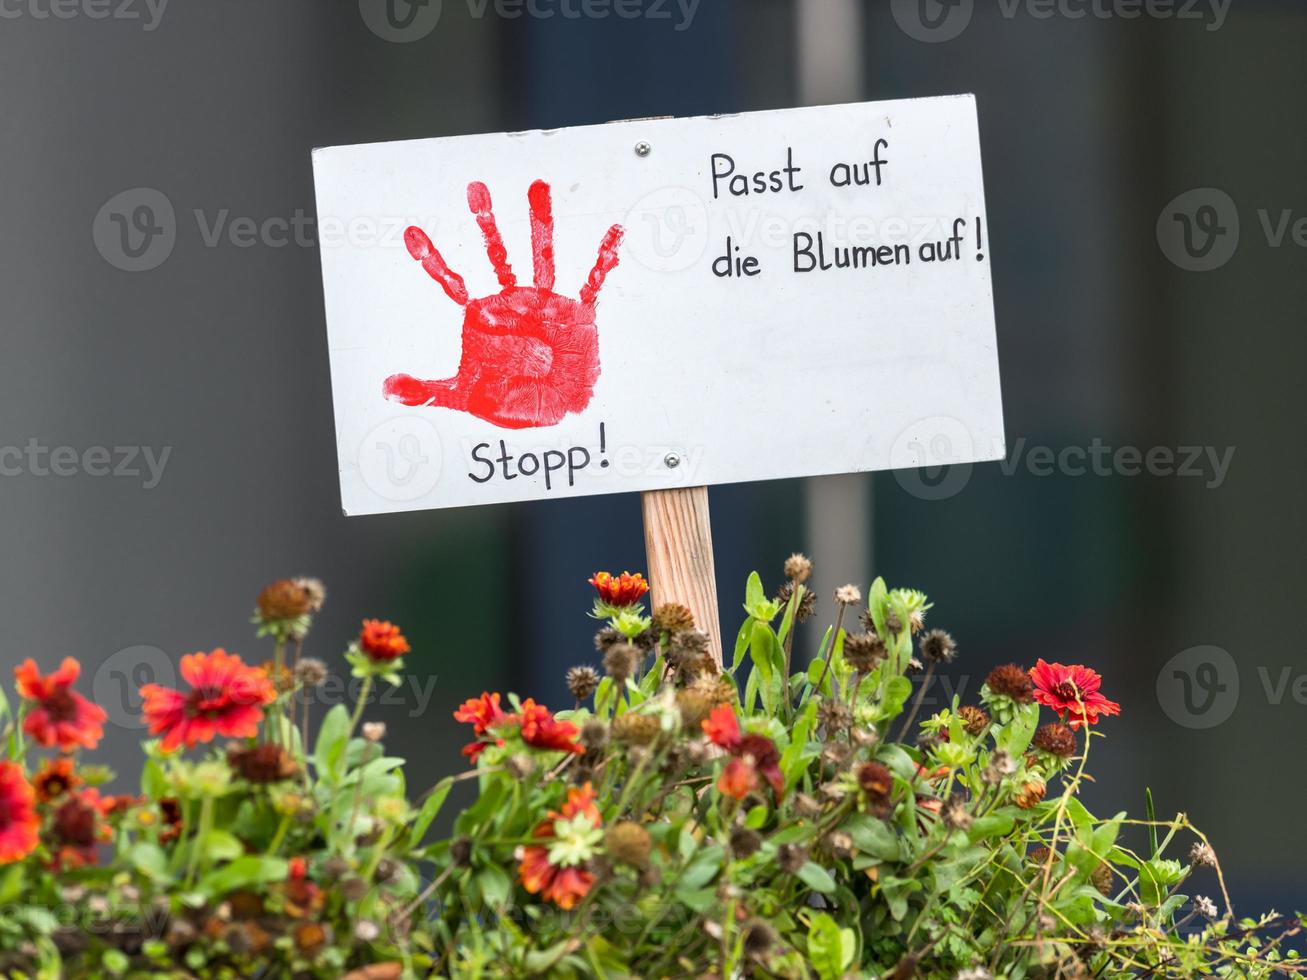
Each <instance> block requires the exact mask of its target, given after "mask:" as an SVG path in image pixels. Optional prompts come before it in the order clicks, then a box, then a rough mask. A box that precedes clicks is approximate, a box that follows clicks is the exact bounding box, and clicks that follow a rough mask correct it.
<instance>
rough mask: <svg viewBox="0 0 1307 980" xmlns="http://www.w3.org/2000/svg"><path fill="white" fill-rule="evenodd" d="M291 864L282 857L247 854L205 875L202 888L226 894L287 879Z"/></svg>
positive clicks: (216, 893)
mask: <svg viewBox="0 0 1307 980" xmlns="http://www.w3.org/2000/svg"><path fill="white" fill-rule="evenodd" d="M288 869H289V865H288V864H287V862H286V861H285V860H283V859H282V858H274V857H267V856H266V855H247V856H245V857H241V858H237V859H236V860H235V861H233V862H232V863H231V864H228V865H227V866H225V867H222V868H219V869H218V870H217V871H213V872H210V873H209V874H207V875H205V876H204V878H203V880H202V881H201V882H200V890H201V891H203V892H206V893H207V894H209V895H225V894H226V893H227V892H231V891H235V890H237V889H238V888H248V887H250V886H251V885H265V884H267V883H268V882H272V881H285V880H286V875H287V872H288Z"/></svg>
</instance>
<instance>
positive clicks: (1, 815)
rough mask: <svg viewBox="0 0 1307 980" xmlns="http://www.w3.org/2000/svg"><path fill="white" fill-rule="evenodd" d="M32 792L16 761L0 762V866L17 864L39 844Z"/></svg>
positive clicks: (37, 822) (33, 793)
mask: <svg viewBox="0 0 1307 980" xmlns="http://www.w3.org/2000/svg"><path fill="white" fill-rule="evenodd" d="M38 827H40V821H39V820H38V819H37V816H36V792H35V790H33V789H32V787H31V784H30V783H28V781H27V780H26V779H25V778H23V770H22V768H21V767H19V765H18V763H16V762H0V864H12V863H13V862H14V861H21V860H22V859H23V858H25V857H27V855H29V854H31V853H32V852H33V851H34V850H36V846H37V844H38V843H40V838H39V837H38V836H37V828H38Z"/></svg>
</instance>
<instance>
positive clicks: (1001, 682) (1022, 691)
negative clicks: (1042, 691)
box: [985, 664, 1035, 704]
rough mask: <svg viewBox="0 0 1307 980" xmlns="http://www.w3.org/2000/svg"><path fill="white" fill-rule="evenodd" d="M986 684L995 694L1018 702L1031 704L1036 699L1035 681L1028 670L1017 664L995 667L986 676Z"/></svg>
mask: <svg viewBox="0 0 1307 980" xmlns="http://www.w3.org/2000/svg"><path fill="white" fill-rule="evenodd" d="M985 685H986V686H987V687H988V688H989V689H990V691H992V692H993V693H994V694H998V695H1002V696H1003V697H1005V698H1009V699H1010V700H1012V701H1015V702H1016V703H1017V704H1030V703H1031V702H1032V701H1034V700H1035V683H1034V681H1032V680H1031V679H1030V675H1029V674H1028V673H1026V671H1025V670H1024V669H1023V668H1021V667H1018V666H1017V665H1016V664H1004V665H1003V666H1002V667H995V668H994V669H993V670H991V671H990V672H989V676H988V677H986V678H985Z"/></svg>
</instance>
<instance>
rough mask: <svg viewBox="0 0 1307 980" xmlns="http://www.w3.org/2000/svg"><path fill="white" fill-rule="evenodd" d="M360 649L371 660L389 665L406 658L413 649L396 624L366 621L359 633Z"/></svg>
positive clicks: (386, 621) (375, 620) (378, 620)
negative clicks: (403, 657)
mask: <svg viewBox="0 0 1307 980" xmlns="http://www.w3.org/2000/svg"><path fill="white" fill-rule="evenodd" d="M359 649H360V650H362V651H363V652H364V653H365V654H367V656H368V659H369V660H372V661H375V662H377V663H389V662H390V661H392V660H398V659H399V658H400V657H402V656H404V654H406V653H408V652H409V650H410V649H411V647H409V645H408V640H406V639H405V638H404V634H403V633H401V632H400V631H399V627H398V626H396V625H395V624H394V623H392V622H390V621H389V620H385V621H382V620H380V619H365V620H363V629H362V631H360V633H359Z"/></svg>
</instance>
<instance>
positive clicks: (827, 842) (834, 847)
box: [822, 830, 854, 858]
mask: <svg viewBox="0 0 1307 980" xmlns="http://www.w3.org/2000/svg"><path fill="white" fill-rule="evenodd" d="M822 844H823V845H824V846H825V848H826V850H827V851H829V852H830V853H831V854H832V855H833V856H835V857H837V858H847V857H852V856H853V850H854V845H853V837H852V835H851V834H849V833H848V832H847V831H843V830H832V831H831V832H830V833H829V834H827V835H826V836H825V837H824V838H822Z"/></svg>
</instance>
